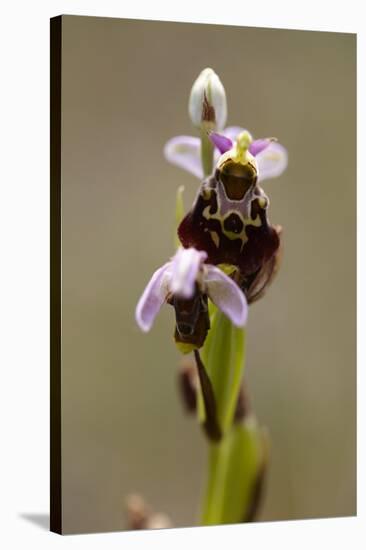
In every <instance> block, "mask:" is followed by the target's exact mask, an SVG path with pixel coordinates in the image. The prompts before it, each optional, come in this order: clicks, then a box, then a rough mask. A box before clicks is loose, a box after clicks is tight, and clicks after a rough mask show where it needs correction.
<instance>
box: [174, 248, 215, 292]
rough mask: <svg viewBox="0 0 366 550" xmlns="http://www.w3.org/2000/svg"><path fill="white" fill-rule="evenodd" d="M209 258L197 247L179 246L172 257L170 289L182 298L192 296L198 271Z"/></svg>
mask: <svg viewBox="0 0 366 550" xmlns="http://www.w3.org/2000/svg"><path fill="white" fill-rule="evenodd" d="M206 258H207V254H206V252H203V251H201V252H200V251H199V250H196V249H195V248H179V249H178V251H177V252H176V254H175V256H174V258H173V259H172V278H171V282H170V290H171V292H172V293H173V294H175V295H176V296H179V297H180V298H187V299H189V298H192V296H193V294H194V289H195V284H196V279H197V274H198V271H199V269H200V267H201V265H202V263H203V262H204V261H205V259H206Z"/></svg>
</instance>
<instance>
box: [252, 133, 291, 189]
mask: <svg viewBox="0 0 366 550" xmlns="http://www.w3.org/2000/svg"><path fill="white" fill-rule="evenodd" d="M255 158H256V161H257V165H258V181H263V180H265V179H269V178H276V177H277V176H280V175H281V174H282V172H284V170H285V169H286V167H287V151H286V149H285V148H284V146H283V145H281V144H280V143H277V142H276V141H272V142H271V143H270V145H269V146H268V147H267V148H266V149H264V151H262V152H261V153H258V155H257V156H256V157H255Z"/></svg>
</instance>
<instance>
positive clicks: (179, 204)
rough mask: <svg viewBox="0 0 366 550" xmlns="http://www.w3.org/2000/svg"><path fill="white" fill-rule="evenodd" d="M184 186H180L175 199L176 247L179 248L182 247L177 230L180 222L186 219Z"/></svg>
mask: <svg viewBox="0 0 366 550" xmlns="http://www.w3.org/2000/svg"><path fill="white" fill-rule="evenodd" d="M183 192H184V185H180V186H179V187H178V189H177V194H176V198H175V233H174V246H175V248H179V247H180V246H181V244H180V241H179V239H178V235H177V229H178V226H179V224H180V222H181V221H182V220H183V218H184V202H183Z"/></svg>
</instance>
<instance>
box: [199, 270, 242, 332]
mask: <svg viewBox="0 0 366 550" xmlns="http://www.w3.org/2000/svg"><path fill="white" fill-rule="evenodd" d="M205 267H206V274H205V283H206V285H207V294H208V296H209V297H210V298H211V300H212V301H213V303H214V304H215V305H216V306H217V307H218V308H219V309H221V311H222V312H223V313H224V314H225V315H226V316H227V317H228V318H229V319H230V321H231V322H232V323H233V324H234V325H235V326H237V327H243V326H244V325H245V323H246V321H247V317H248V304H247V300H246V298H245V296H244V293H243V292H242V291H241V290H240V288H239V287H238V285H237V284H236V283H235V282H234V281H233V280H232V279H231V278H230V277H228V276H227V275H225V273H223V271H221V269H219V268H217V267H215V266H212V265H206V266H205Z"/></svg>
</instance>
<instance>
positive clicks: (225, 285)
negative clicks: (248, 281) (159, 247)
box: [136, 248, 248, 332]
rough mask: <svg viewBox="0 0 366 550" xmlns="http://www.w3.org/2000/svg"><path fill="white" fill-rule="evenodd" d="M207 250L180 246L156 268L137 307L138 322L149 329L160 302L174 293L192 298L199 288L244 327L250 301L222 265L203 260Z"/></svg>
mask: <svg viewBox="0 0 366 550" xmlns="http://www.w3.org/2000/svg"><path fill="white" fill-rule="evenodd" d="M206 258H207V254H206V252H203V251H199V250H196V249H195V248H179V249H178V250H177V252H176V254H175V255H174V256H173V258H172V259H171V260H170V261H169V262H167V263H166V264H164V265H163V266H162V267H160V268H159V269H157V270H156V271H155V273H154V274H153V276H152V277H151V279H150V281H149V283H148V284H147V286H146V288H145V290H144V292H143V294H142V296H141V298H140V300H139V302H138V304H137V307H136V322H137V324H138V326H139V327H140V328H141V330H142V331H144V332H148V331H149V330H150V329H151V327H152V325H153V322H154V319H155V317H156V315H157V314H158V313H159V311H160V308H161V306H162V305H163V304H164V303H166V302H167V301H168V300H169V301H170V300H171V299H172V297H176V298H178V299H180V300H182V299H183V300H190V299H191V298H192V297H193V296H194V295H195V293H196V292H197V288H198V290H199V292H200V293H201V294H203V295H206V296H208V297H209V298H210V299H211V300H212V302H213V303H214V304H215V305H216V306H217V307H218V308H219V309H220V310H221V311H222V312H223V313H224V314H225V315H226V316H227V317H228V318H229V319H230V320H231V322H232V323H233V324H234V325H235V326H237V327H243V326H244V325H245V323H246V320H247V316H248V305H247V301H246V298H245V296H244V294H243V292H242V291H241V290H240V288H239V286H238V285H237V284H236V283H235V282H234V281H233V279H231V278H230V277H229V276H228V275H226V274H225V273H224V272H223V271H221V269H219V268H218V267H215V266H213V265H210V264H206V263H204V262H205V260H206Z"/></svg>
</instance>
